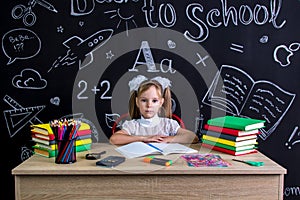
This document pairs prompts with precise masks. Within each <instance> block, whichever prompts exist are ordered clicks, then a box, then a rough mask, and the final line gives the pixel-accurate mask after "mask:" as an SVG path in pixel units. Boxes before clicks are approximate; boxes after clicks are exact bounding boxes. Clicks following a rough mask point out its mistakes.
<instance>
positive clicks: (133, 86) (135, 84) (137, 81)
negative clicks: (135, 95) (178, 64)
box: [128, 75, 171, 92]
mask: <svg viewBox="0 0 300 200" xmlns="http://www.w3.org/2000/svg"><path fill="white" fill-rule="evenodd" d="M146 80H148V78H147V77H145V76H143V75H138V76H136V77H134V78H133V79H132V80H131V81H129V83H128V85H129V90H130V92H132V91H137V90H138V89H139V87H140V85H141V83H142V82H144V81H146ZM151 80H154V81H157V82H158V83H159V84H160V85H161V86H162V88H163V90H165V89H166V88H167V87H170V86H171V81H170V80H169V79H167V78H163V77H161V76H157V77H154V78H152V79H151Z"/></svg>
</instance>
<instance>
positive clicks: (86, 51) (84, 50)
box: [48, 29, 113, 72]
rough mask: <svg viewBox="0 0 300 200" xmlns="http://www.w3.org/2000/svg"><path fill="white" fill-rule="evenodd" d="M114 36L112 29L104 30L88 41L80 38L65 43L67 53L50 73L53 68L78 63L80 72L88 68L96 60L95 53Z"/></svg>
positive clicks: (54, 66)
mask: <svg viewBox="0 0 300 200" xmlns="http://www.w3.org/2000/svg"><path fill="white" fill-rule="evenodd" d="M112 34H113V30H112V29H103V30H100V31H97V32H95V33H94V34H93V35H91V36H89V37H88V38H86V39H81V38H80V37H79V36H72V37H70V38H69V39H67V40H66V41H65V42H63V45H64V46H66V47H67V48H68V50H67V53H66V54H65V55H64V56H63V57H61V56H59V57H58V58H57V60H56V61H55V62H54V63H53V64H52V67H51V68H50V69H49V70H48V72H50V71H51V70H52V69H53V68H57V67H60V66H65V65H67V66H70V65H73V64H75V63H76V62H78V65H79V66H78V67H79V70H81V69H83V68H85V67H87V66H88V65H89V64H91V63H92V62H93V60H94V58H93V52H94V51H96V50H97V49H98V48H100V47H102V46H103V45H104V44H105V43H106V42H107V41H108V40H109V39H110V38H111V36H112Z"/></svg>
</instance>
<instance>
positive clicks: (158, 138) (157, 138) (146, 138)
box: [143, 135, 167, 142]
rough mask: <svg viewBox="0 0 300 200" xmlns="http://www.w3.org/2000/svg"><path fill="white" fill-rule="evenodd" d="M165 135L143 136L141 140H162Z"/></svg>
mask: <svg viewBox="0 0 300 200" xmlns="http://www.w3.org/2000/svg"><path fill="white" fill-rule="evenodd" d="M166 137H167V136H164V135H151V136H148V137H145V138H144V140H143V142H163V141H164V140H165V138H166Z"/></svg>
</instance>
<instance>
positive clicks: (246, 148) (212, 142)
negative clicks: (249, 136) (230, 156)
mask: <svg viewBox="0 0 300 200" xmlns="http://www.w3.org/2000/svg"><path fill="white" fill-rule="evenodd" d="M202 142H203V143H205V144H209V145H212V146H217V147H221V148H224V149H229V150H232V151H237V152H238V151H244V150H249V149H256V145H254V144H250V145H244V146H239V147H233V146H230V145H226V144H222V143H219V142H214V141H210V140H205V139H202Z"/></svg>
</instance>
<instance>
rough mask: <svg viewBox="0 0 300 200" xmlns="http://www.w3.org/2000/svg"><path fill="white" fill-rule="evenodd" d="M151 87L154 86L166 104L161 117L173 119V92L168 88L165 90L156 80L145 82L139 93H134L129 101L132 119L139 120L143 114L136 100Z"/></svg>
mask: <svg viewBox="0 0 300 200" xmlns="http://www.w3.org/2000/svg"><path fill="white" fill-rule="evenodd" d="M151 86H154V87H155V88H156V90H157V91H158V94H159V95H160V97H161V98H164V103H163V105H162V107H161V109H160V112H159V116H160V117H167V118H172V101H171V90H170V88H169V87H166V88H165V89H164V90H163V88H162V86H161V84H160V83H159V82H157V81H156V80H149V81H144V82H142V83H141V84H140V86H139V88H138V90H137V91H132V93H131V95H130V99H129V115H130V117H131V119H139V118H140V117H141V113H140V111H139V108H138V107H137V105H136V98H137V97H139V96H140V95H141V94H142V93H143V92H145V91H146V90H148V89H149V88H150V87H151Z"/></svg>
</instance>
